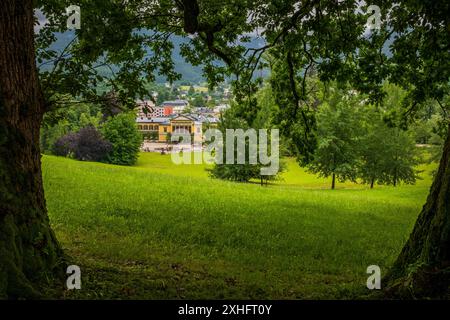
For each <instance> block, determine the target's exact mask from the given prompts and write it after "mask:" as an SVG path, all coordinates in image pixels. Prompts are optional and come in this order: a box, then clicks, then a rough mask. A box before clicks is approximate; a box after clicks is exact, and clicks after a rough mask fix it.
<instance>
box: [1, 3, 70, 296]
mask: <svg viewBox="0 0 450 320" xmlns="http://www.w3.org/2000/svg"><path fill="white" fill-rule="evenodd" d="M33 25H34V18H33V1H32V0H16V1H13V0H1V1H0V298H36V297H39V296H40V290H39V289H40V288H41V285H43V284H47V283H48V279H54V276H55V274H61V273H59V272H58V271H57V270H61V269H62V265H61V264H60V263H61V262H62V260H61V259H60V258H61V257H62V251H61V249H60V246H59V245H58V242H57V241H56V239H55V236H54V234H53V232H52V230H51V228H50V225H49V220H48V216H47V211H46V206H45V198H44V190H43V185H42V175H41V154H40V150H39V128H40V125H41V121H42V117H43V111H44V101H43V97H42V93H41V90H40V87H39V82H38V75H37V70H36V63H35V49H34V31H33ZM58 265H59V268H58ZM43 279H47V280H46V282H45V283H44V281H43Z"/></svg>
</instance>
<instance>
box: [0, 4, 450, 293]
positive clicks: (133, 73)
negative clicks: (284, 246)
mask: <svg viewBox="0 0 450 320" xmlns="http://www.w3.org/2000/svg"><path fill="white" fill-rule="evenodd" d="M76 3H80V2H77V1H76ZM67 4H68V3H67V1H62V0H45V1H42V0H38V1H32V0H21V1H19V0H3V1H0V39H12V41H4V43H5V45H2V46H0V137H1V140H0V176H2V177H4V179H3V181H4V182H5V183H4V184H2V185H0V212H2V214H1V216H0V219H1V221H0V234H1V235H2V238H0V253H1V254H0V266H1V268H0V279H2V281H1V285H0V296H5V297H29V296H37V295H38V294H39V293H38V291H37V290H36V288H38V287H39V286H40V284H42V281H43V280H44V279H50V280H51V279H52V278H54V276H56V275H57V273H56V272H55V270H59V271H60V272H59V273H58V274H59V275H60V276H61V274H62V273H61V270H62V268H61V265H59V264H58V263H57V262H58V261H61V260H62V251H61V249H60V246H59V245H58V242H57V241H56V239H55V236H54V234H53V232H52V230H51V228H50V226H49V222H48V217H47V212H46V207H45V201H44V199H45V197H44V191H43V186H42V177H41V163H40V149H39V131H40V126H41V123H42V120H43V116H44V114H45V113H46V112H48V111H50V110H52V109H54V108H56V107H57V106H58V103H57V100H56V99H54V96H55V94H58V93H59V94H61V93H62V94H66V93H71V94H73V95H74V96H77V97H80V98H87V99H99V98H102V96H101V94H100V96H99V93H98V92H97V90H96V86H97V84H99V83H100V84H102V85H104V84H105V83H106V84H107V86H108V87H109V89H114V90H115V91H116V92H117V93H118V99H119V100H120V101H121V102H122V103H123V105H125V106H128V107H130V109H131V108H133V107H134V100H135V98H136V96H138V95H139V96H145V95H146V94H147V90H146V89H145V83H146V82H147V83H148V82H149V81H152V80H154V78H155V75H154V71H158V72H159V73H161V74H164V75H166V77H167V79H168V81H169V82H174V81H176V80H178V79H179V77H180V75H179V74H178V73H177V72H175V70H174V63H173V57H172V52H173V47H174V46H173V43H172V42H171V37H170V35H172V34H177V35H181V36H188V35H196V36H195V37H189V38H187V41H188V43H186V44H185V45H183V47H182V48H181V53H182V55H183V56H184V57H185V58H186V59H187V61H189V62H190V63H192V64H195V65H200V64H203V71H204V75H205V77H206V78H207V80H208V82H209V84H210V86H211V87H212V86H215V85H217V84H218V83H219V82H221V81H223V80H224V79H225V77H227V76H230V75H231V74H237V75H238V77H236V78H235V79H236V80H233V87H234V91H235V96H236V99H237V100H240V101H246V100H247V99H248V97H249V96H251V94H252V93H254V92H255V91H256V90H257V88H258V82H257V81H256V80H255V81H254V80H253V79H254V77H253V73H254V71H255V70H257V69H258V68H260V67H263V66H264V64H266V65H267V62H266V61H264V59H261V56H262V55H263V54H264V52H267V51H269V50H270V52H271V55H273V56H274V57H275V60H276V61H279V62H280V63H282V65H283V70H285V71H286V72H285V76H284V77H285V78H284V79H283V81H281V82H280V83H281V84H282V85H280V86H277V87H276V90H274V95H275V96H276V100H277V104H278V105H279V106H285V109H286V110H287V111H288V113H287V114H288V117H285V119H284V120H285V122H286V124H289V123H291V124H292V125H293V126H296V125H299V123H301V122H299V121H298V120H299V117H300V118H303V120H302V121H304V123H303V124H302V126H301V127H302V129H305V130H304V137H306V138H307V137H308V136H309V134H310V133H311V132H312V131H311V130H314V125H310V124H311V123H312V124H313V123H314V120H313V117H312V116H311V108H310V107H309V106H307V105H306V104H305V99H304V98H305V97H306V96H307V92H306V91H305V90H303V86H302V83H304V81H303V79H304V78H305V77H304V75H307V74H308V72H304V71H305V70H309V69H314V68H316V70H317V71H318V73H319V75H320V77H321V79H322V80H330V79H337V80H339V82H342V83H343V82H345V81H350V82H351V83H352V85H353V86H354V87H355V88H356V89H358V90H359V91H361V92H366V93H368V94H369V96H370V98H371V100H373V101H380V100H381V99H382V98H383V91H382V83H383V81H384V80H385V79H390V81H393V82H395V83H396V84H400V85H402V86H405V87H409V88H410V92H409V94H408V99H407V101H408V102H407V103H405V107H407V108H406V110H408V111H409V112H408V111H407V114H411V113H412V112H413V111H414V110H417V109H419V108H420V107H421V105H422V102H424V101H425V100H427V99H435V100H437V101H439V102H440V103H442V100H443V98H444V97H445V96H446V95H448V90H449V87H448V79H449V77H450V66H449V64H448V60H449V52H448V50H446V48H448V47H449V41H450V40H449V37H448V11H449V10H448V2H446V1H430V0H411V1H407V2H402V4H401V5H400V6H395V7H393V6H394V4H393V3H392V2H389V1H381V0H376V1H373V2H372V3H371V4H376V5H379V6H380V8H381V10H382V12H383V13H386V12H388V11H389V12H390V16H389V19H382V21H383V23H382V24H381V26H380V29H379V30H377V31H372V32H371V33H370V34H369V36H366V35H365V34H364V31H365V24H366V21H367V18H368V16H369V14H360V13H359V11H360V10H359V9H361V8H362V9H366V6H364V5H363V6H362V5H361V2H360V1H339V2H336V1H334V0H325V1H305V2H301V3H300V4H299V2H298V1H295V0H287V1H278V0H277V1H275V0H267V1H262V2H255V1H240V2H236V1H235V0H224V1H221V2H220V5H217V1H215V0H214V1H213V0H205V1H198V0H180V1H176V2H173V1H171V0H160V1H158V2H156V3H154V4H152V6H147V3H146V2H145V1H127V2H123V1H82V2H81V4H82V6H83V18H82V21H83V22H82V25H83V26H82V28H81V29H80V30H76V31H75V32H74V33H75V35H76V37H75V38H74V39H73V41H71V42H70V43H69V44H68V45H67V48H65V49H64V50H63V51H62V52H57V51H56V50H54V49H53V48H52V46H51V44H52V43H53V42H54V41H55V40H56V37H55V33H57V32H64V31H65V30H66V21H67V16H66V15H65V6H66V5H67ZM395 5H396V4H395ZM36 8H40V9H41V10H42V12H43V13H44V14H45V15H46V18H47V20H48V23H47V24H46V25H45V26H43V27H42V28H41V29H40V30H39V32H38V33H36V34H35V30H34V25H33V24H34V22H35V19H34V16H33V14H34V9H36ZM143 8H145V10H143ZM143 11H144V12H143ZM313 12H314V14H313ZM249 17H251V18H249ZM257 28H264V37H265V40H266V41H265V42H266V44H265V45H264V46H263V47H260V48H254V49H250V50H248V51H247V50H246V48H245V47H244V46H243V45H242V42H245V41H247V42H249V41H250V39H249V37H247V36H245V35H247V34H249V33H250V32H253V31H254V30H256V29H257ZM146 29H147V30H152V32H151V33H145V32H136V30H146ZM388 44H389V48H390V52H389V53H387V52H385V51H383V48H384V47H386V46H387V45H388ZM150 50H151V51H152V52H153V53H154V55H152V56H151V57H150V58H147V57H148V56H149V55H148V52H149V51H150ZM244 53H247V54H244ZM144 57H145V58H144ZM218 59H220V60H222V61H223V62H224V63H225V64H224V65H221V64H218V63H217V60H218ZM36 62H37V63H39V64H40V66H41V67H42V69H41V70H42V72H40V73H39V74H38V72H37V65H36ZM111 65H115V66H116V69H115V70H114V69H113V68H112V67H111ZM44 66H50V68H44ZM105 66H106V67H107V68H108V66H109V67H111V69H113V70H112V72H111V77H110V78H105V76H104V74H102V73H101V71H102V70H104V69H105ZM102 68H103V69H102ZM109 69H110V68H108V70H109ZM273 88H275V86H273ZM103 92H105V90H103ZM282 100H283V101H282ZM280 102H285V104H283V103H280ZM247 106H248V107H249V108H251V107H252V104H251V103H248V104H247ZM444 107H445V105H444ZM289 114H291V115H292V117H290V116H289ZM298 116H299V117H298ZM286 127H289V125H286ZM306 141H309V140H306ZM445 141H446V142H445V143H444V148H443V153H442V154H443V156H442V158H441V162H440V165H439V169H438V174H436V178H435V180H434V183H433V185H432V188H431V190H430V196H429V198H428V199H427V203H426V205H425V206H424V208H423V210H422V212H421V214H420V216H419V219H418V222H417V224H416V226H415V227H414V230H413V232H412V234H411V237H410V239H409V241H408V242H407V244H406V245H405V247H404V250H403V251H402V253H401V254H400V256H399V258H398V259H397V261H396V263H395V264H394V266H393V268H392V270H391V272H390V273H389V275H388V276H387V277H386V279H385V283H386V284H387V288H389V289H390V290H389V292H390V293H392V294H395V295H402V294H410V293H411V292H414V294H415V295H416V296H427V295H428V296H430V295H433V296H436V295H442V294H443V292H445V291H448V283H449V279H448V270H447V263H446V262H447V261H449V252H450V250H449V246H450V245H449V244H450V241H449V233H448V232H447V231H448V230H449V229H450V227H449V226H450V219H449V218H448V217H449V209H448V201H446V199H447V198H448V197H447V195H448V193H449V188H450V184H449V183H448V182H449V180H450V169H449V168H450V166H449V160H450V130H448V131H447V138H446V140H445ZM304 146H305V147H304V148H303V151H304V153H305V154H306V155H308V154H311V153H312V152H311V150H308V149H310V148H314V147H315V144H314V143H306V144H305V145H304ZM306 158H307V157H306ZM19 177H23V178H19ZM17 190H20V191H21V192H17ZM31 221H32V222H33V223H30V222H31ZM36 243H39V244H40V245H39V246H36ZM21 261H27V263H21ZM430 271H432V272H430ZM414 279H420V280H421V281H413V280H414ZM441 283H444V285H442V284H441ZM405 284H407V285H405ZM409 284H412V285H409Z"/></svg>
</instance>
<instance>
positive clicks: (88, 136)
mask: <svg viewBox="0 0 450 320" xmlns="http://www.w3.org/2000/svg"><path fill="white" fill-rule="evenodd" d="M77 135H78V143H77V147H76V148H75V153H74V156H75V158H76V159H78V160H84V161H103V160H105V159H106V156H107V155H108V153H109V152H111V150H112V144H111V143H110V142H109V141H106V140H105V139H104V138H103V137H102V135H101V133H100V132H99V131H97V129H95V128H94V127H93V126H87V127H85V128H83V129H81V130H80V131H79V132H78V134H77Z"/></svg>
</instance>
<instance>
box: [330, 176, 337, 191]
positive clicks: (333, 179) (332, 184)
mask: <svg viewBox="0 0 450 320" xmlns="http://www.w3.org/2000/svg"><path fill="white" fill-rule="evenodd" d="M335 188H336V174H334V173H333V176H332V178H331V190H334V189H335Z"/></svg>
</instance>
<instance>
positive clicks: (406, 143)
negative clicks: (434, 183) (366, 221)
mask: <svg viewBox="0 0 450 320" xmlns="http://www.w3.org/2000/svg"><path fill="white" fill-rule="evenodd" d="M370 115H371V117H370V118H369V119H367V120H368V121H370V125H369V129H368V131H369V132H368V133H367V135H365V136H364V137H363V138H362V140H361V144H360V152H361V163H360V171H359V174H358V177H359V178H361V180H362V182H363V183H369V184H370V188H373V187H374V184H375V183H378V184H387V185H393V186H396V185H397V184H398V183H400V182H404V183H407V184H414V183H415V182H416V179H418V178H419V176H418V173H419V171H418V170H417V169H416V167H417V165H418V164H419V155H418V151H417V148H416V146H415V142H414V140H413V139H412V138H411V135H410V133H409V132H407V131H403V130H402V129H399V128H389V127H388V126H387V125H386V123H384V122H383V121H382V119H381V117H380V115H379V114H377V113H376V112H373V113H370ZM377 116H378V119H377Z"/></svg>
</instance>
